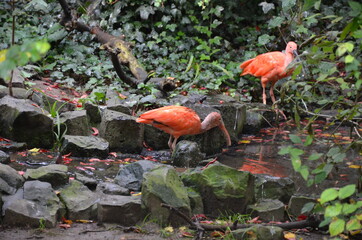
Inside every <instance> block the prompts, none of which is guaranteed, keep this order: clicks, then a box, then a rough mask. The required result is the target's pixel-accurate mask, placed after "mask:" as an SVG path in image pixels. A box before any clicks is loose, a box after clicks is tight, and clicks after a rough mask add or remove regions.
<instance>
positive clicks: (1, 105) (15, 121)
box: [0, 96, 54, 148]
mask: <svg viewBox="0 0 362 240" xmlns="http://www.w3.org/2000/svg"><path fill="white" fill-rule="evenodd" d="M34 105H35V104H34V103H33V102H32V101H30V100H24V99H16V98H12V97H10V96H5V97H3V98H1V99H0V136H2V137H6V138H9V139H12V140H15V141H19V142H26V143H27V144H28V147H43V148H51V147H52V146H53V143H54V133H53V119H52V118H50V117H49V116H47V112H46V111H44V110H42V109H40V108H39V107H35V106H34Z"/></svg>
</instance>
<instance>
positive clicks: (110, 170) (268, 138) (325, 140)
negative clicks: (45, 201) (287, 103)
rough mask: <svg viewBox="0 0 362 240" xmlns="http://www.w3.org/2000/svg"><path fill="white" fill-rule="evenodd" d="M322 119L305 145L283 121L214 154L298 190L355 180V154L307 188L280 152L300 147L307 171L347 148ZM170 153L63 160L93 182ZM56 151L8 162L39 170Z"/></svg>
mask: <svg viewBox="0 0 362 240" xmlns="http://www.w3.org/2000/svg"><path fill="white" fill-rule="evenodd" d="M326 126H327V125H326V123H325V122H317V123H315V124H314V125H313V129H314V133H315V141H314V143H313V144H311V145H310V146H308V147H303V145H302V144H293V143H292V141H291V140H290V139H289V134H291V133H293V134H296V135H299V136H300V137H301V139H302V140H304V139H305V138H306V136H307V134H306V133H303V132H302V133H300V131H297V130H296V127H295V125H293V124H288V123H283V124H281V125H280V126H279V128H265V129H261V131H260V132H259V133H257V134H255V135H242V137H241V139H240V141H239V143H238V145H237V146H233V147H230V148H228V149H225V151H224V152H223V153H222V154H220V155H218V156H217V160H218V161H219V162H221V163H223V164H226V165H228V166H230V167H233V168H236V169H239V170H243V171H249V172H251V173H254V174H268V175H271V176H276V177H290V178H291V179H292V180H293V181H294V182H295V186H296V190H297V192H299V193H309V194H310V193H316V194H317V193H319V192H320V191H321V190H323V189H325V188H327V187H333V186H344V185H347V184H350V183H354V184H355V183H357V181H358V179H359V177H360V174H361V169H358V168H351V167H352V166H358V165H361V160H362V156H361V155H360V153H359V152H357V151H354V150H349V151H348V152H347V154H346V155H345V157H344V161H343V162H340V163H338V164H336V166H335V167H334V168H333V170H332V171H331V173H330V174H329V175H328V179H327V180H325V181H324V182H323V183H321V184H319V185H312V186H311V187H307V186H306V182H305V180H304V179H303V178H302V177H301V175H300V174H299V173H296V172H295V171H294V170H293V167H292V163H291V160H290V157H289V155H279V154H278V152H279V151H280V149H281V148H283V147H286V146H294V147H298V148H300V149H303V150H304V151H305V154H303V155H302V163H303V164H308V165H309V166H310V167H311V170H312V169H314V168H315V167H316V166H318V165H320V164H321V163H323V162H324V163H326V162H328V159H326V158H325V157H321V158H320V159H318V160H315V161H308V160H306V159H307V157H308V156H309V155H310V154H312V153H317V152H318V153H322V154H324V155H325V154H326V153H327V152H328V151H329V148H330V145H331V144H335V146H334V147H337V146H339V147H341V148H342V149H343V148H344V147H345V146H347V145H348V144H349V143H350V142H351V141H352V138H350V129H349V128H348V127H340V128H338V129H337V130H336V128H333V127H328V128H327V127H326ZM169 157H170V154H169V151H167V150H165V151H158V152H150V151H146V150H145V151H144V152H143V153H142V154H140V155H134V154H120V153H111V154H110V155H109V158H107V159H98V158H87V159H85V158H75V157H72V156H71V155H70V156H63V161H64V163H65V164H67V165H68V166H69V172H71V173H75V172H77V173H81V174H83V175H85V176H88V177H92V178H95V179H97V180H100V181H101V180H108V181H112V179H113V178H114V177H115V176H116V174H117V172H118V170H119V165H120V164H128V163H131V162H134V161H137V160H141V159H147V160H151V161H161V162H164V163H167V162H168V159H169ZM55 159H56V153H53V152H48V151H46V150H41V149H32V150H27V151H23V152H16V153H13V154H11V163H10V166H12V167H13V168H15V169H16V170H18V171H25V170H26V169H27V168H38V167H39V166H42V165H48V164H49V163H51V162H53V163H54V161H55Z"/></svg>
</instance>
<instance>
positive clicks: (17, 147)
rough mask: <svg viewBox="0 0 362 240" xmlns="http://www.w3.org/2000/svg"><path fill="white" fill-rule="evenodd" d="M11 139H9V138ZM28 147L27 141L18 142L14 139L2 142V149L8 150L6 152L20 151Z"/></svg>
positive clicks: (0, 148)
mask: <svg viewBox="0 0 362 240" xmlns="http://www.w3.org/2000/svg"><path fill="white" fill-rule="evenodd" d="M7 140H9V139H7ZM25 149H27V146H26V143H18V142H14V141H11V140H9V141H2V144H0V150H1V151H6V152H18V151H19V152H20V151H23V150H25Z"/></svg>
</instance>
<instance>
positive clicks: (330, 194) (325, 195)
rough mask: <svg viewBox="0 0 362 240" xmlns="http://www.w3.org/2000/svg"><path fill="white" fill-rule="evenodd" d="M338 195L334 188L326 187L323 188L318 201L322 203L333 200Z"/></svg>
mask: <svg viewBox="0 0 362 240" xmlns="http://www.w3.org/2000/svg"><path fill="white" fill-rule="evenodd" d="M337 197H338V191H337V190H336V189H334V188H328V189H326V190H324V191H323V192H322V194H321V197H320V203H321V204H324V203H326V202H329V201H333V200H334V199H336V198H337Z"/></svg>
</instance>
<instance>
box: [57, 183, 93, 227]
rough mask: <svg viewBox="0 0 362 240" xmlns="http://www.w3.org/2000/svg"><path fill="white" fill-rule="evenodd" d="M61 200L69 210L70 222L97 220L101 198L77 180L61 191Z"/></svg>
mask: <svg viewBox="0 0 362 240" xmlns="http://www.w3.org/2000/svg"><path fill="white" fill-rule="evenodd" d="M59 197H60V199H61V200H62V202H63V203H64V204H65V206H66V208H67V211H68V213H67V216H68V218H69V219H70V220H77V219H96V216H97V202H98V201H99V198H100V197H99V196H98V195H97V194H96V193H94V192H92V191H91V190H89V189H88V188H87V187H86V186H85V185H83V184H82V183H81V182H79V181H77V180H73V181H71V182H70V184H69V185H67V186H66V187H64V188H62V189H60V194H59Z"/></svg>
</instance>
